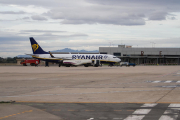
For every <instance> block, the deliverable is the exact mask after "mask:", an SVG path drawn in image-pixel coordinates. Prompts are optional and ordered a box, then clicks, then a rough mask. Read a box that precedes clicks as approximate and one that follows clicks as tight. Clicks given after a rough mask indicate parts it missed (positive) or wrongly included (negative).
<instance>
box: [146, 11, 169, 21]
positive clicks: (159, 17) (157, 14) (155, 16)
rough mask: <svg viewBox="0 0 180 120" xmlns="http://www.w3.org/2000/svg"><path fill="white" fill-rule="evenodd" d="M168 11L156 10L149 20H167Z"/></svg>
mask: <svg viewBox="0 0 180 120" xmlns="http://www.w3.org/2000/svg"><path fill="white" fill-rule="evenodd" d="M167 14H168V13H167V12H154V13H151V14H150V15H149V18H148V19H149V20H166V16H167Z"/></svg>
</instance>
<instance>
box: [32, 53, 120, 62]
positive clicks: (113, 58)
mask: <svg viewBox="0 0 180 120" xmlns="http://www.w3.org/2000/svg"><path fill="white" fill-rule="evenodd" d="M53 56H54V58H52V56H51V55H50V54H36V55H35V56H33V57H34V58H38V59H42V60H100V61H101V62H114V63H116V62H120V61H121V59H119V58H117V57H116V56H113V55H108V54H53Z"/></svg>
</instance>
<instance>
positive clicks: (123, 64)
mask: <svg viewBox="0 0 180 120" xmlns="http://www.w3.org/2000/svg"><path fill="white" fill-rule="evenodd" d="M128 65H129V62H121V63H120V67H122V66H126V67H127V66H128Z"/></svg>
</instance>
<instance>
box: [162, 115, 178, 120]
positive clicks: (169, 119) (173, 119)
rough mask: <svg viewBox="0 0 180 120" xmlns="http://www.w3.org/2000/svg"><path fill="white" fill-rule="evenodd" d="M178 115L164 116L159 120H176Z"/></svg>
mask: <svg viewBox="0 0 180 120" xmlns="http://www.w3.org/2000/svg"><path fill="white" fill-rule="evenodd" d="M177 117H178V115H171V116H169V115H162V116H161V117H160V118H159V120H176V119H177Z"/></svg>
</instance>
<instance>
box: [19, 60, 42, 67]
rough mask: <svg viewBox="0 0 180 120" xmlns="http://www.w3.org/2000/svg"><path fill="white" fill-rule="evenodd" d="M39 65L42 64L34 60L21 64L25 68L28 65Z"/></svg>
mask: <svg viewBox="0 0 180 120" xmlns="http://www.w3.org/2000/svg"><path fill="white" fill-rule="evenodd" d="M39 63H40V62H39V60H34V59H32V60H22V61H21V64H22V65H23V66H27V65H31V66H37V65H38V64H39Z"/></svg>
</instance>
